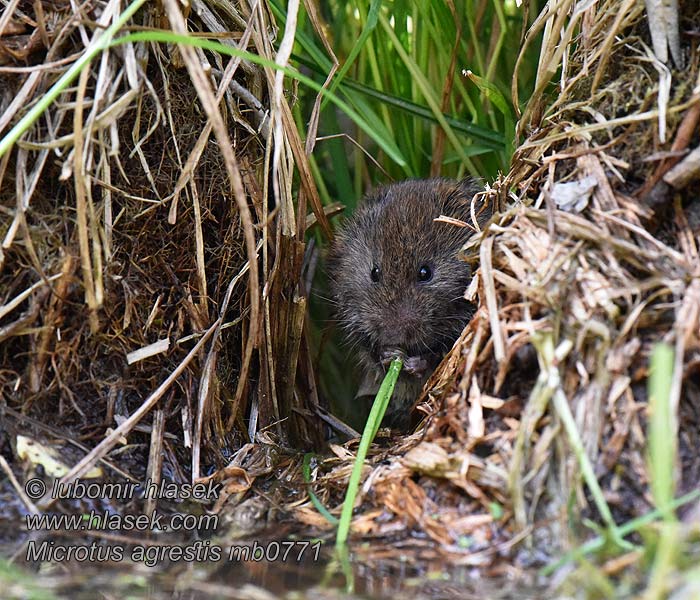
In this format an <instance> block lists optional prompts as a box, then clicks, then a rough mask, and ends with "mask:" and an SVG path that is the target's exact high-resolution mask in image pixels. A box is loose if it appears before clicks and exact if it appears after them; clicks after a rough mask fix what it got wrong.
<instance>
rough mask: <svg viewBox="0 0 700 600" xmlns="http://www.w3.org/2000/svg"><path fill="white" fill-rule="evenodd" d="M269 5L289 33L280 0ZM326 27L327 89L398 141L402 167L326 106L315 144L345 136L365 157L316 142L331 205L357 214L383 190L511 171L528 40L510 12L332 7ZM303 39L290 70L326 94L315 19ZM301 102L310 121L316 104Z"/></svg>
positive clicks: (376, 1) (444, 0)
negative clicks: (520, 63)
mask: <svg viewBox="0 0 700 600" xmlns="http://www.w3.org/2000/svg"><path fill="white" fill-rule="evenodd" d="M272 6H273V9H274V12H275V17H276V18H277V19H278V20H279V21H280V24H281V23H284V20H285V10H284V8H283V5H282V2H281V0H273V2H272ZM533 12H534V11H533ZM321 18H322V20H323V21H325V25H326V27H325V28H323V29H322V31H323V32H324V33H323V35H325V38H326V40H325V41H326V42H327V44H328V45H329V46H330V47H331V48H332V50H333V52H334V53H335V54H336V56H337V59H338V62H339V68H338V71H337V72H336V73H335V75H334V77H333V79H332V80H331V82H330V84H329V88H330V89H331V90H333V91H334V92H335V93H337V94H338V96H339V97H340V98H342V99H343V100H345V101H346V102H347V103H348V104H349V105H350V106H352V107H353V108H354V109H355V110H356V111H357V112H358V113H359V114H361V115H362V116H363V117H364V119H366V121H367V122H368V123H369V124H370V125H371V127H372V129H373V131H374V132H376V133H378V134H379V135H381V136H385V137H386V138H387V139H390V140H392V141H393V142H394V143H395V145H396V147H397V148H398V150H399V152H400V154H401V157H402V159H403V161H404V162H405V164H404V165H400V164H399V163H398V162H397V161H395V160H392V159H390V158H389V157H388V156H387V155H386V154H385V153H384V152H383V151H382V150H381V149H380V148H379V147H378V146H377V144H376V143H375V142H373V141H372V140H371V139H370V138H369V136H368V135H367V134H366V133H363V132H362V131H360V130H358V128H357V127H354V126H353V125H352V124H351V123H349V122H348V119H347V115H345V114H344V113H343V112H342V111H339V110H337V108H335V107H334V106H333V105H331V104H330V103H327V102H325V101H324V103H322V112H321V115H320V119H319V137H326V136H335V135H338V134H347V135H348V136H350V137H352V138H353V139H354V140H355V141H356V142H357V143H358V144H359V145H360V146H361V147H362V148H363V149H364V152H363V151H361V150H360V149H359V148H358V147H357V146H355V145H353V144H351V143H350V142H348V141H347V140H346V139H344V138H342V137H333V138H331V139H323V140H320V141H319V142H318V146H317V149H316V151H315V152H314V159H315V161H316V162H317V164H318V165H319V168H318V170H317V172H316V174H317V179H318V184H319V186H320V187H321V188H323V189H325V190H327V191H328V194H329V199H335V200H340V201H341V202H343V203H344V204H345V205H346V206H348V207H349V209H350V210H352V208H353V207H354V204H355V202H356V201H357V199H358V198H360V197H361V196H362V195H363V194H364V193H365V192H366V191H367V189H368V188H369V187H371V186H372V185H374V184H376V183H380V182H386V181H390V180H392V179H397V180H398V179H404V178H407V177H426V176H429V175H431V174H432V175H438V174H439V175H445V176H452V177H461V176H464V175H473V176H477V177H482V178H485V179H490V178H493V177H494V176H495V175H496V174H497V173H498V172H499V171H504V170H507V168H508V165H509V161H510V155H511V152H512V148H513V122H514V115H515V111H514V110H513V107H512V106H511V105H510V86H511V79H512V73H513V66H514V64H515V60H516V58H517V55H518V51H519V47H520V38H521V33H522V31H523V12H522V9H518V8H516V7H515V4H514V2H506V3H503V2H502V1H501V0H467V1H466V2H452V1H451V0H438V1H435V2H429V1H427V0H422V1H409V0H394V1H387V0H384V1H381V0H353V1H351V2H340V1H339V0H331V1H329V2H325V3H323V5H322V15H321ZM296 40H297V44H296V47H295V53H294V55H293V58H294V60H295V61H296V62H297V64H298V66H299V67H303V68H305V69H307V70H308V72H310V73H311V74H312V77H314V78H315V79H316V80H317V81H318V82H319V83H322V82H323V81H325V79H326V77H327V76H328V74H329V72H330V71H331V68H332V65H333V60H332V57H331V56H330V55H329V54H328V52H327V51H326V49H325V47H324V40H323V39H322V38H321V37H320V35H319V33H318V32H317V31H316V29H315V28H314V27H313V24H312V22H311V19H309V18H308V15H300V20H299V24H298V27H297V35H296ZM532 58H533V59H535V58H536V57H535V56H534V55H533V56H532ZM531 62H532V61H531ZM468 72H469V73H471V75H470V76H467V73H468ZM532 73H534V64H533V65H532V68H527V67H526V68H525V69H524V74H525V78H524V81H523V86H524V90H523V92H524V96H525V97H526V96H527V93H526V92H527V91H528V90H529V89H531V85H532V82H531V81H530V80H529V78H530V75H531V74H532ZM299 93H300V98H301V109H300V110H301V112H302V114H303V119H304V120H308V118H309V117H310V115H311V107H312V105H313V102H314V100H315V94H314V93H312V92H310V91H309V90H308V89H303V90H301V89H300V90H299ZM440 138H442V140H441V139H440ZM370 156H371V157H372V158H373V159H375V160H376V163H377V164H375V163H374V161H373V160H372V159H371V158H370ZM382 170H384V171H385V173H383V172H382Z"/></svg>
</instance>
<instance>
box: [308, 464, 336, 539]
mask: <svg viewBox="0 0 700 600" xmlns="http://www.w3.org/2000/svg"><path fill="white" fill-rule="evenodd" d="M313 456H314V455H313V453H312V452H307V453H306V454H304V462H303V463H302V465H301V473H302V476H303V477H304V482H305V483H308V484H309V489H308V490H307V493H308V494H309V498H310V499H311V504H313V505H314V506H315V507H316V510H317V511H318V512H319V513H320V514H321V516H322V517H323V518H324V519H326V521H328V522H329V523H330V524H331V525H337V524H338V518H337V517H334V516H333V515H332V514H331V513H330V512H328V509H327V508H326V507H325V506H324V505H323V502H321V501H320V500H319V499H318V497H317V496H316V494H314V493H313V492H312V491H311V483H312V482H311V459H312V458H313Z"/></svg>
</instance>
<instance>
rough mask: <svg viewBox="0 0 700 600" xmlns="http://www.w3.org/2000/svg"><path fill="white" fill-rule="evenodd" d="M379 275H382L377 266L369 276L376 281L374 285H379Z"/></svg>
mask: <svg viewBox="0 0 700 600" xmlns="http://www.w3.org/2000/svg"><path fill="white" fill-rule="evenodd" d="M379 275H381V271H380V270H379V267H378V266H377V265H374V266H373V267H372V270H371V271H370V272H369V276H370V278H371V279H372V281H374V283H377V282H378V281H379Z"/></svg>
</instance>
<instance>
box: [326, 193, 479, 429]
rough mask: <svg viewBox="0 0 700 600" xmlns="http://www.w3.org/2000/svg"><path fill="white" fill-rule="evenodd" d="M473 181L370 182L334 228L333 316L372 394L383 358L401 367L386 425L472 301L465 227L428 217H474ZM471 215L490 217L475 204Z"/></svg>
mask: <svg viewBox="0 0 700 600" xmlns="http://www.w3.org/2000/svg"><path fill="white" fill-rule="evenodd" d="M482 189H483V188H480V187H479V186H478V185H476V183H475V182H474V181H473V180H469V179H465V180H463V181H453V180H449V179H427V180H409V181H403V182H401V183H395V184H392V185H388V186H385V187H381V188H379V189H377V190H375V191H374V192H373V193H372V194H370V195H369V196H367V197H366V198H365V201H364V204H363V205H362V206H361V207H360V208H358V210H357V211H356V213H355V214H354V215H353V217H352V218H351V219H349V220H348V222H347V223H346V224H345V226H344V227H343V228H342V230H341V231H339V232H338V235H337V238H336V240H335V243H334V244H333V246H332V247H331V250H330V253H329V258H328V273H329V277H330V281H331V292H332V296H333V301H334V304H335V309H336V317H337V319H338V322H339V323H340V325H341V327H342V328H343V330H344V332H345V334H346V336H347V338H348V341H349V342H350V348H351V351H352V352H354V353H356V354H357V356H358V358H359V360H360V362H361V364H362V367H363V368H364V369H365V370H366V375H367V376H366V379H365V382H364V383H363V386H362V389H361V390H360V392H359V393H358V396H360V395H365V394H366V395H371V394H373V393H374V392H376V390H377V389H378V387H379V383H380V382H381V380H382V379H383V377H384V373H385V370H386V369H385V367H386V365H387V364H388V362H389V360H390V358H391V357H392V356H393V355H395V354H396V353H397V352H400V353H401V354H402V355H403V356H404V357H405V358H404V360H405V362H404V368H403V370H402V372H401V375H400V377H399V381H398V382H397V385H396V388H395V390H394V395H393V397H392V401H391V403H390V405H389V407H388V409H387V413H386V416H385V418H384V423H385V424H388V425H391V426H394V427H399V428H405V427H407V426H408V423H409V410H410V407H411V405H412V404H413V403H414V402H415V400H416V399H417V397H418V395H419V393H420V390H421V388H422V386H423V384H424V383H425V381H426V379H427V377H428V375H429V374H430V372H431V371H432V369H434V368H435V366H437V364H438V362H439V361H440V359H441V358H442V356H443V355H444V354H445V352H446V351H447V350H449V349H450V348H451V346H452V344H453V343H454V341H455V339H456V338H457V337H458V336H459V334H460V332H461V331H462V329H463V328H464V326H465V325H466V324H467V323H468V322H469V319H470V318H471V315H472V313H473V307H472V306H471V305H470V304H469V303H468V302H467V301H466V300H465V299H464V292H465V290H466V288H467V286H468V285H469V281H470V278H471V271H470V268H469V265H468V264H467V263H466V262H464V261H463V260H460V259H459V257H458V254H459V251H460V249H461V248H462V246H463V245H464V244H465V242H466V241H467V240H468V238H469V237H470V236H471V235H472V233H473V229H472V228H470V227H459V226H456V225H452V224H449V223H443V222H437V223H436V222H435V219H436V218H437V217H439V216H441V215H444V216H448V217H453V218H456V219H459V220H461V221H464V222H466V223H471V222H472V216H471V215H472V213H471V204H472V198H473V197H474V194H476V193H477V192H479V191H482ZM475 211H476V214H477V221H478V222H479V223H480V224H483V223H484V222H485V221H486V219H487V218H488V217H489V216H490V211H485V210H484V209H483V206H481V204H480V203H479V204H477V205H476V206H475Z"/></svg>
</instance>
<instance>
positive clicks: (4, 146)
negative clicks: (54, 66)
mask: <svg viewBox="0 0 700 600" xmlns="http://www.w3.org/2000/svg"><path fill="white" fill-rule="evenodd" d="M145 2H146V0H134V2H132V3H131V4H129V6H127V7H126V9H125V10H124V12H123V13H121V14H120V15H119V16H118V17H117V19H116V20H115V21H114V23H112V25H110V26H109V27H108V28H107V29H105V31H104V33H103V34H102V35H101V36H99V37H98V38H97V39H96V41H95V43H94V44H92V45H90V46H89V47H88V48H87V49H86V51H85V52H84V53H83V54H81V55H80V56H79V57H78V59H77V60H76V61H75V62H74V63H73V64H72V65H71V66H70V67H69V68H68V70H67V71H66V72H65V73H64V74H63V75H61V77H60V78H59V79H58V81H57V82H56V83H54V84H53V85H52V86H51V87H50V88H49V90H48V91H47V92H46V93H45V94H44V95H43V96H41V98H39V101H38V102H37V103H36V104H35V105H34V106H33V107H32V108H31V109H30V110H29V111H27V114H25V115H24V116H23V117H22V118H21V119H20V120H19V121H18V123H17V124H16V125H15V126H14V127H13V128H12V129H10V131H8V132H7V134H6V135H5V136H4V137H3V138H2V139H0V156H3V155H4V154H5V152H7V151H8V150H9V149H10V148H12V146H13V144H14V143H15V142H16V141H17V140H18V139H19V138H20V136H22V134H24V133H25V132H26V131H27V130H28V129H29V128H30V127H31V126H32V125H33V124H34V122H35V121H36V120H37V119H38V118H39V117H40V116H41V115H42V114H43V113H44V111H45V110H46V109H47V108H48V107H49V106H51V103H52V102H53V101H54V100H55V99H56V98H58V95H59V94H60V93H61V92H63V91H64V90H65V89H66V88H67V87H68V86H69V85H70V84H71V83H72V82H73V81H74V80H75V78H76V77H77V76H78V75H80V72H81V71H82V70H83V69H84V68H85V67H87V66H88V65H89V64H90V62H91V61H92V59H93V58H95V56H97V55H98V54H99V53H100V52H102V51H103V50H105V49H106V48H108V47H109V46H110V45H112V37H113V36H114V35H115V34H116V33H117V32H118V31H119V30H120V29H121V28H122V27H123V26H124V25H125V24H126V22H127V21H128V20H129V19H130V18H131V17H132V16H133V15H134V14H135V13H136V11H137V10H138V9H139V8H141V6H142V5H143V4H144V3H145Z"/></svg>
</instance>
